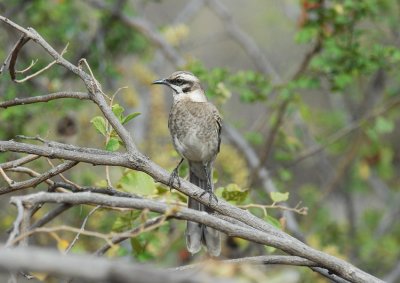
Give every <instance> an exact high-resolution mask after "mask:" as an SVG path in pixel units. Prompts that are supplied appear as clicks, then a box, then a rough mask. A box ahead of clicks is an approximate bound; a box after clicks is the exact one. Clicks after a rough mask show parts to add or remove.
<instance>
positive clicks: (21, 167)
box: [7, 166, 54, 186]
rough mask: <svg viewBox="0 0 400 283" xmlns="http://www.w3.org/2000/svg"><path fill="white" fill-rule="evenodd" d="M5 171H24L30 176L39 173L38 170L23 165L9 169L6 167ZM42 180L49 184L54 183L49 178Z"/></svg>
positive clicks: (37, 175) (35, 175) (36, 175)
mask: <svg viewBox="0 0 400 283" xmlns="http://www.w3.org/2000/svg"><path fill="white" fill-rule="evenodd" d="M7 171H10V172H18V173H25V174H28V175H29V176H31V177H39V176H40V175H41V174H40V173H39V172H37V171H35V170H33V169H31V168H28V167H24V166H18V167H15V168H10V169H7ZM44 182H46V183H47V184H48V185H50V186H51V185H53V184H54V182H53V181H52V180H49V179H48V180H44Z"/></svg>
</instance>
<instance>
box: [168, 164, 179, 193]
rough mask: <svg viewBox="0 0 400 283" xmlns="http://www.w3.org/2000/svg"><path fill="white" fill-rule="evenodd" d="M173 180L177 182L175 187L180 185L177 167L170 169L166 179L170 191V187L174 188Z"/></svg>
mask: <svg viewBox="0 0 400 283" xmlns="http://www.w3.org/2000/svg"><path fill="white" fill-rule="evenodd" d="M175 180H176V182H177V184H178V186H177V187H176V188H178V189H179V188H180V187H181V181H180V180H179V174H178V167H177V168H175V169H174V171H172V173H171V176H169V180H168V186H169V191H172V189H174V182H175Z"/></svg>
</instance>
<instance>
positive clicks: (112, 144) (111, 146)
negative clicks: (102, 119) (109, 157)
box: [106, 138, 119, 151]
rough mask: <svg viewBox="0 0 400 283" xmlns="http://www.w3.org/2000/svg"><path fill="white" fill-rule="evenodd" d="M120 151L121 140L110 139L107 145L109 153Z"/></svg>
mask: <svg viewBox="0 0 400 283" xmlns="http://www.w3.org/2000/svg"><path fill="white" fill-rule="evenodd" d="M118 149H119V140H118V138H110V140H109V141H108V143H107V145H106V150H108V151H116V150H118Z"/></svg>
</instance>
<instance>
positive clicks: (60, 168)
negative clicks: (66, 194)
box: [0, 161, 78, 195]
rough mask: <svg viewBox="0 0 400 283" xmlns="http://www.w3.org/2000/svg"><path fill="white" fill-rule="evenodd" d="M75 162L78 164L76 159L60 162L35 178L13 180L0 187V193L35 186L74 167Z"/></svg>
mask: <svg viewBox="0 0 400 283" xmlns="http://www.w3.org/2000/svg"><path fill="white" fill-rule="evenodd" d="M76 164H78V162H77V161H67V162H65V163H62V164H60V165H58V166H56V167H54V168H52V169H50V170H49V171H47V172H46V173H43V174H41V175H40V176H37V177H35V178H32V179H29V180H26V181H21V182H14V183H12V184H10V185H8V186H6V187H2V188H0V195H2V194H7V193H10V192H15V191H17V190H22V189H25V188H29V187H36V186H37V185H38V184H40V183H42V182H43V181H45V180H47V179H50V178H51V177H54V176H56V175H58V174H60V173H61V172H64V171H66V170H68V169H70V168H72V167H74V166H75V165H76Z"/></svg>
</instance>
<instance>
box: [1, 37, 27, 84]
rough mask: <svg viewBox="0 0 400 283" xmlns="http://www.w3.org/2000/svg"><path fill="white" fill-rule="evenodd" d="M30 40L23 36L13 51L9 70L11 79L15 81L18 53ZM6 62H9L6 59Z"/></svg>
mask: <svg viewBox="0 0 400 283" xmlns="http://www.w3.org/2000/svg"><path fill="white" fill-rule="evenodd" d="M29 40H30V38H29V37H26V36H25V35H23V36H21V38H20V39H19V40H18V42H17V44H16V45H15V46H14V48H13V49H12V50H11V58H10V65H9V67H8V69H9V72H10V76H11V79H12V80H13V81H15V63H16V62H17V58H18V53H19V51H20V50H21V49H22V47H23V46H24V45H25V44H26V43H27V42H28V41H29ZM6 62H7V59H6ZM6 62H5V63H4V64H5V65H6Z"/></svg>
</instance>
